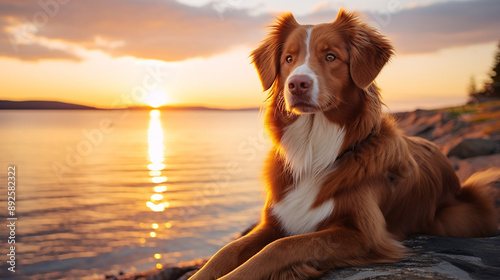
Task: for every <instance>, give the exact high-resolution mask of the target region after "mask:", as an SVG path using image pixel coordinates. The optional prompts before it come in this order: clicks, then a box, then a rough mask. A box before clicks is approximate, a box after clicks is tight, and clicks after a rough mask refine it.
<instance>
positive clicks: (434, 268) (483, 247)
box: [322, 236, 500, 280]
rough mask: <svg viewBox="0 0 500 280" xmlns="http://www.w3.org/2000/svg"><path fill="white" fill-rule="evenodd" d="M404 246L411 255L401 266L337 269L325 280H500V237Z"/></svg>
mask: <svg viewBox="0 0 500 280" xmlns="http://www.w3.org/2000/svg"><path fill="white" fill-rule="evenodd" d="M404 245H405V246H406V247H407V248H409V249H410V252H409V253H410V254H409V255H408V257H407V258H406V259H404V260H402V261H400V262H397V263H392V264H376V265H369V266H364V267H352V268H345V269H337V270H335V271H332V272H329V273H328V274H327V275H325V276H324V277H323V278H322V280H340V279H349V280H361V279H366V280H367V279H394V280H396V279H438V280H439V279H460V280H466V279H481V280H483V279H485V280H486V279H492V280H493V279H500V254H499V253H498V248H500V236H495V237H490V238H445V237H436V236H418V237H415V238H413V239H410V240H407V241H404Z"/></svg>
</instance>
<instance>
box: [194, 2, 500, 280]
mask: <svg viewBox="0 0 500 280" xmlns="http://www.w3.org/2000/svg"><path fill="white" fill-rule="evenodd" d="M392 54H393V48H392V46H391V44H390V43H389V41H388V40H387V39H385V38H384V37H383V36H382V35H380V34H379V33H378V32H377V31H376V30H375V29H373V28H371V27H369V26H368V25H366V24H365V23H363V22H361V21H360V20H359V19H358V17H357V16H356V15H355V14H352V13H347V12H345V11H343V10H341V11H340V12H339V14H338V16H337V19H336V20H335V21H334V22H333V23H326V24H319V25H315V26H311V25H299V24H298V23H297V22H296V20H295V19H294V17H293V16H292V15H291V14H285V15H283V16H282V17H281V18H279V19H278V20H277V23H276V25H275V26H273V30H272V32H271V33H270V34H269V36H268V38H267V39H265V40H264V41H263V42H262V44H261V45H260V46H259V47H258V48H257V49H256V50H254V51H253V53H252V57H253V62H254V64H255V66H256V68H257V71H258V73H259V75H260V78H261V81H262V85H263V87H264V89H265V90H268V89H270V91H269V96H268V108H267V112H266V118H265V122H266V126H267V128H268V130H269V133H270V135H271V137H272V139H273V142H274V148H273V149H272V151H271V152H270V154H269V158H268V160H267V164H266V167H265V180H266V183H267V188H268V197H267V202H266V205H265V207H264V210H263V212H262V220H261V222H260V224H259V225H258V226H257V227H256V228H255V229H253V230H252V231H251V232H250V233H249V234H248V235H246V236H244V237H242V238H240V239H238V240H236V241H234V242H232V243H230V244H228V245H227V246H225V247H224V248H222V249H221V250H220V251H219V252H218V253H217V254H216V255H215V256H214V257H212V258H211V259H210V261H209V262H208V263H207V264H206V265H205V266H204V267H203V268H202V269H201V270H200V271H199V272H198V273H196V274H195V275H194V276H193V277H192V278H191V279H196V280H198V279H203V280H207V279H309V278H313V277H317V276H320V275H321V274H322V273H323V272H324V271H326V270H328V269H333V268H338V267H345V266H361V265H367V264H371V263H382V262H394V261H397V260H399V259H401V258H402V257H403V256H404V253H405V249H404V247H403V246H401V244H400V243H399V241H400V240H402V239H404V238H406V237H408V236H410V235H412V234H418V233H425V234H432V235H438V236H456V237H477V236H488V235H492V234H494V232H495V230H496V225H497V218H496V214H495V208H494V206H493V201H492V199H491V196H490V195H489V194H488V191H489V185H490V184H491V183H492V182H493V181H495V180H497V179H498V177H499V176H498V172H496V171H490V172H485V173H482V174H477V175H475V176H473V177H471V179H469V180H468V181H467V182H466V183H465V184H464V185H463V186H462V187H460V183H459V180H458V178H457V176H456V174H455V172H454V169H453V167H452V166H451V165H450V163H449V162H448V160H447V158H446V157H445V156H443V154H442V153H441V152H440V151H439V149H438V148H437V147H436V146H435V145H434V144H432V143H430V142H428V141H426V140H424V139H421V138H415V137H406V136H404V135H403V134H402V133H401V132H400V131H399V130H398V129H397V128H396V125H395V122H394V120H393V119H392V118H391V117H390V116H384V115H382V114H381V101H380V95H379V90H378V88H377V87H376V86H375V85H374V83H373V81H374V79H375V77H376V76H377V75H378V73H379V72H380V70H381V69H382V67H383V66H384V65H385V64H386V63H387V61H388V60H389V58H390V57H391V55H392Z"/></svg>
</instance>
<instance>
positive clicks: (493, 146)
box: [448, 138, 500, 159]
mask: <svg viewBox="0 0 500 280" xmlns="http://www.w3.org/2000/svg"><path fill="white" fill-rule="evenodd" d="M499 151H500V141H498V140H492V139H479V138H470V139H464V140H463V141H462V142H460V143H459V144H458V145H457V146H455V147H454V148H452V149H451V150H450V152H449V153H448V157H453V156H456V157H458V158H461V159H465V158H471V157H477V156H484V155H491V154H494V153H498V152H499Z"/></svg>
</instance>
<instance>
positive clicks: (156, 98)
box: [145, 89, 168, 108]
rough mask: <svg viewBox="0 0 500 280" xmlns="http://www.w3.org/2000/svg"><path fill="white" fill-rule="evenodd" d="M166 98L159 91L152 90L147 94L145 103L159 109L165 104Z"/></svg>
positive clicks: (164, 94)
mask: <svg viewBox="0 0 500 280" xmlns="http://www.w3.org/2000/svg"><path fill="white" fill-rule="evenodd" d="M167 102H168V98H167V94H166V93H165V92H164V91H163V90H160V89H155V90H152V91H150V92H149V93H148V96H147V97H146V101H145V103H146V104H148V105H149V106H151V107H153V108H158V107H161V106H163V105H165V104H167Z"/></svg>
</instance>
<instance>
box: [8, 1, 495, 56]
mask: <svg viewBox="0 0 500 280" xmlns="http://www.w3.org/2000/svg"><path fill="white" fill-rule="evenodd" d="M224 1H227V5H221V3H222V4H224V3H226V2H224ZM234 3H239V2H234V1H231V0H213V2H211V3H209V4H206V5H204V6H199V7H193V6H187V5H184V4H181V3H178V2H175V1H165V0H107V1H102V0H86V1H76V0H26V1H18V0H3V1H2V2H0V56H8V57H13V58H17V59H21V60H41V59H70V60H78V59H80V57H79V56H78V55H77V53H78V52H75V51H74V49H75V48H72V47H71V46H78V47H79V48H84V49H87V50H100V51H103V52H105V53H108V54H109V55H111V56H115V57H120V56H133V57H137V58H144V59H157V60H164V61H182V60H186V59H189V58H195V57H209V56H213V55H216V54H219V53H223V52H226V51H228V50H230V49H233V48H235V47H236V46H239V45H251V46H256V45H257V44H258V42H259V41H260V40H261V39H262V38H263V37H264V35H265V32H266V31H265V29H264V27H265V26H267V25H269V24H270V23H271V22H272V20H273V16H272V15H271V14H270V13H257V14H256V13H252V10H250V9H249V8H243V7H237V4H234ZM221 7H223V9H221ZM401 8H404V7H401ZM337 11H338V7H336V6H335V5H333V6H332V5H326V6H318V7H317V8H316V9H314V11H313V12H312V13H310V14H308V15H304V16H300V17H298V19H299V21H301V22H302V21H303V22H304V23H309V22H312V23H318V22H325V21H333V19H334V18H335V16H336V13H337ZM393 12H394V13H390V12H389V11H386V12H382V13H378V14H376V13H372V14H368V17H367V19H369V20H370V21H371V22H372V23H374V24H375V25H377V26H378V27H380V29H381V31H382V32H383V33H384V34H386V35H387V36H388V37H389V38H390V39H391V40H392V41H394V43H395V45H396V47H397V49H398V52H400V53H421V52H432V51H437V50H440V49H444V48H448V47H455V46H464V45H470V44H474V43H483V42H491V41H494V40H498V39H500V38H499V33H498V26H500V18H499V17H498V15H499V14H500V4H499V3H498V0H478V1H460V2H456V1H453V2H439V3H434V4H431V5H427V6H417V7H413V8H405V9H398V10H397V11H393ZM252 14H253V15H252ZM53 42H58V44H56V43H53ZM65 44H66V45H65Z"/></svg>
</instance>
